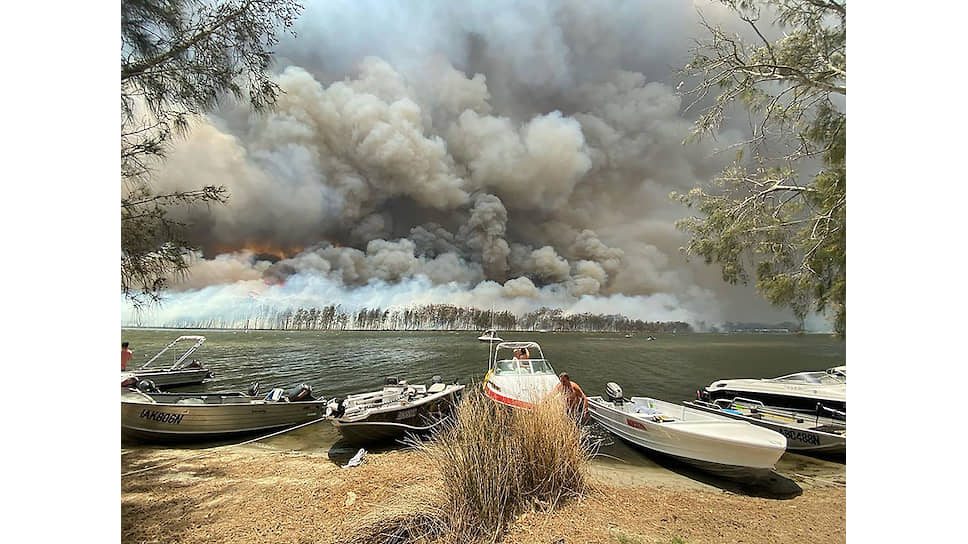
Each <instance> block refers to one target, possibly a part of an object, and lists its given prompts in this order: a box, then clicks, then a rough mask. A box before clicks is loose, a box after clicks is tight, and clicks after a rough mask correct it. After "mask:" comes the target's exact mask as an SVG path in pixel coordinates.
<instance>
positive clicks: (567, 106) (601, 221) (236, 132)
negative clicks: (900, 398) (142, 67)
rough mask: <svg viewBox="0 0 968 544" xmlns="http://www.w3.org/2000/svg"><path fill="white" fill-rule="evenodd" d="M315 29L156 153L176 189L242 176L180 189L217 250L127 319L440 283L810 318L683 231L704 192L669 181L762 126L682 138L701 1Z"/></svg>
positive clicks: (689, 182) (469, 293) (650, 308)
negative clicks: (704, 256) (200, 204)
mask: <svg viewBox="0 0 968 544" xmlns="http://www.w3.org/2000/svg"><path fill="white" fill-rule="evenodd" d="M696 5H697V6H700V7H702V9H703V13H704V15H705V16H706V17H707V19H713V20H715V19H716V17H717V16H719V15H721V10H720V9H719V8H717V7H715V6H707V5H706V3H700V2H697V3H696ZM458 6H459V7H458ZM296 30H297V34H298V37H297V38H293V39H289V40H288V41H286V42H283V43H282V44H280V48H279V51H278V52H277V61H278V66H277V73H276V76H275V80H276V82H277V83H278V84H279V85H280V87H281V88H282V89H283V90H284V91H285V92H284V94H282V95H281V97H280V99H279V101H278V103H277V105H276V107H275V109H274V110H272V111H270V112H268V113H262V114H257V113H253V112H252V111H250V110H249V109H248V108H246V107H245V106H240V105H234V104H231V103H228V102H226V103H224V104H222V106H221V107H220V109H219V110H218V111H216V112H213V113H212V114H210V115H208V116H207V117H206V118H204V119H200V120H199V121H198V123H197V124H196V126H195V127H194V128H193V129H192V131H191V132H190V133H189V135H188V136H187V137H186V138H185V139H184V140H183V141H180V142H179V143H178V144H177V146H176V147H175V148H174V149H173V150H172V152H171V154H170V156H169V158H168V160H167V162H166V163H165V164H164V165H163V167H162V168H161V169H160V170H159V171H158V172H157V176H156V178H155V180H154V183H155V184H156V186H157V187H158V188H159V189H161V190H167V189H190V188H196V187H199V186H202V185H212V184H222V185H225V186H226V187H227V188H228V189H229V192H230V200H229V202H228V204H226V205H224V206H215V207H212V208H211V209H185V210H179V218H180V219H182V220H184V221H185V222H187V223H189V224H190V225H191V232H190V235H191V239H192V240H195V241H197V243H198V244H199V246H200V253H199V254H198V255H197V258H196V259H195V260H194V264H193V266H192V268H191V272H190V275H189V276H188V278H187V279H186V280H184V281H182V282H176V283H175V284H173V286H172V292H171V294H170V296H169V297H168V300H167V302H166V303H165V305H164V306H163V307H162V308H156V309H154V310H151V311H150V312H149V313H148V314H144V315H140V316H137V317H135V316H134V314H133V313H132V311H131V309H130V308H127V307H126V310H125V312H126V316H127V317H125V319H127V320H128V321H129V322H134V321H135V320H147V321H150V322H151V323H154V324H165V323H172V322H175V321H177V319H178V318H179V316H182V317H185V316H196V317H198V316H202V317H204V316H216V315H222V316H226V315H228V316H236V315H237V316H239V319H241V316H244V315H246V312H251V311H254V308H255V307H256V306H258V305H262V306H265V305H275V306H277V307H285V306H287V305H288V306H290V307H297V306H302V307H318V306H322V305H327V304H342V305H344V306H345V307H346V308H354V307H370V308H372V307H391V306H407V305H416V304H425V303H451V304H457V305H465V306H475V307H480V308H485V309H497V310H505V309H507V310H511V311H517V312H522V313H523V312H526V311H530V310H533V309H535V308H537V307H540V306H549V307H554V308H562V309H564V310H566V311H568V312H583V311H591V312H596V313H606V314H608V313H623V314H625V315H627V316H629V317H632V318H636V319H645V320H683V321H689V322H691V323H693V324H695V323H698V322H702V321H705V322H707V323H715V322H717V321H720V320H723V319H731V320H734V321H736V320H742V319H763V320H768V319H774V318H783V319H785V318H787V317H788V316H787V315H785V314H781V313H777V312H774V311H772V310H770V309H769V308H768V306H767V305H766V303H764V302H762V300H760V298H759V297H757V296H756V295H754V294H753V293H752V290H751V289H749V288H742V287H729V286H725V285H723V284H722V282H721V280H720V279H719V276H718V271H717V270H715V269H714V268H712V267H709V266H706V265H704V264H702V263H695V262H687V261H686V260H685V259H684V258H683V257H682V255H681V254H680V252H679V248H680V246H682V245H684V244H685V237H684V235H683V234H682V233H680V232H678V231H677V230H676V229H675V228H674V222H675V220H676V219H678V218H680V217H683V216H684V215H686V214H687V213H688V210H686V209H684V208H682V207H681V206H680V205H679V204H678V203H675V202H672V201H671V200H670V199H669V197H668V195H669V193H670V192H671V191H682V190H686V189H688V188H690V187H693V186H696V185H698V184H701V183H703V182H705V181H707V180H708V179H710V178H711V177H712V176H713V175H714V174H715V173H716V172H718V171H719V170H720V169H721V168H722V166H723V165H724V161H725V159H724V158H722V157H720V156H719V155H718V154H716V153H715V152H714V151H715V149H716V148H721V147H724V146H726V145H728V144H729V143H731V142H733V141H736V140H738V138H739V137H740V133H739V131H737V130H731V129H727V130H724V131H723V132H722V133H721V134H720V135H719V141H717V142H703V143H700V144H690V145H683V143H682V142H683V139H684V138H685V137H686V136H687V135H688V133H689V131H690V128H691V119H689V118H687V117H686V116H685V115H684V114H683V111H682V110H683V104H682V103H681V101H680V98H679V97H678V96H677V95H676V93H675V86H676V84H677V83H678V81H676V80H675V75H674V68H675V67H677V66H681V65H682V64H684V63H685V62H686V60H687V56H688V48H689V45H690V38H691V37H695V36H700V35H701V33H702V30H701V29H700V27H699V25H698V16H697V14H696V6H693V5H690V4H689V3H673V4H671V5H666V4H661V5H659V4H653V3H649V2H632V1H628V2H610V3H607V4H596V3H588V2H580V1H565V2H561V1H550V0H548V1H542V2H512V1H500V2H471V3H469V4H468V3H461V4H450V3H443V2H442V3H439V4H432V5H427V3H418V4H414V3H412V2H383V1H379V2H377V1H371V2H360V1H353V2H332V1H328V2H315V3H310V5H309V6H308V7H307V9H306V11H305V12H304V14H303V16H302V18H301V20H300V21H299V23H298V25H297V28H296ZM149 324H150V323H149Z"/></svg>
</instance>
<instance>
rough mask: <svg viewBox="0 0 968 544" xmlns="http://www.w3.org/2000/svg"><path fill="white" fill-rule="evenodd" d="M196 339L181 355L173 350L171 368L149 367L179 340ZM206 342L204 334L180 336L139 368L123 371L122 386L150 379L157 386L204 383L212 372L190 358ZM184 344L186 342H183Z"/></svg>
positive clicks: (131, 385) (130, 385) (129, 385)
mask: <svg viewBox="0 0 968 544" xmlns="http://www.w3.org/2000/svg"><path fill="white" fill-rule="evenodd" d="M184 341H189V342H191V341H194V344H192V346H191V347H189V348H188V349H187V350H185V352H184V353H182V354H181V355H180V356H178V355H177V352H173V356H172V365H171V366H170V367H169V368H158V369H150V370H149V369H148V367H149V366H150V365H151V363H154V362H155V361H157V360H158V359H159V358H160V357H161V356H162V354H164V353H165V352H167V351H168V350H170V349H171V348H173V347H175V345H177V344H178V343H179V342H184ZM204 343H205V337H204V336H179V337H178V338H176V339H175V340H174V341H173V342H172V343H170V344H168V345H167V346H165V347H164V348H163V349H162V350H161V351H159V352H158V353H157V354H156V355H155V356H154V357H152V358H151V359H149V360H148V362H147V363H145V364H143V365H142V366H141V368H139V369H137V370H129V371H122V372H121V386H122V387H133V386H134V385H136V384H137V383H138V382H140V381H143V380H150V381H151V383H152V384H154V385H155V386H157V387H165V386H173V385H190V384H197V383H202V382H204V381H205V380H206V379H208V378H211V377H212V372H211V371H210V370H209V369H207V368H205V365H203V364H202V363H200V362H199V361H197V360H195V359H191V360H189V356H191V355H192V354H193V353H195V351H197V350H198V348H200V347H201V346H202V344H204ZM182 345H184V344H182Z"/></svg>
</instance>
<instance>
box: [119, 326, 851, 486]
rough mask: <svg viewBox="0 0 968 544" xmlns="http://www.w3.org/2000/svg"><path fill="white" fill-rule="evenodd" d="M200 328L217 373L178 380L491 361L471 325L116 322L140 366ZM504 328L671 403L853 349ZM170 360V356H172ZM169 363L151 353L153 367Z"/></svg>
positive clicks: (280, 442) (298, 438)
mask: <svg viewBox="0 0 968 544" xmlns="http://www.w3.org/2000/svg"><path fill="white" fill-rule="evenodd" d="M198 334H201V335H204V336H205V337H206V338H207V341H206V342H205V344H204V345H203V346H202V347H201V349H199V351H198V352H196V353H195V355H194V357H195V358H196V359H198V360H200V361H202V362H204V363H205V365H206V366H207V367H208V368H209V369H211V370H212V372H213V374H214V379H212V380H211V381H209V382H207V383H205V384H203V385H196V386H187V387H183V388H179V390H180V391H226V390H235V391H244V390H245V389H246V388H248V386H249V385H250V384H252V383H253V382H260V383H261V384H262V390H263V391H267V390H268V389H269V388H271V387H286V386H291V385H296V384H299V383H307V384H309V385H311V386H312V388H313V392H314V394H315V395H316V396H317V397H336V396H344V395H347V394H349V393H359V392H363V391H371V390H375V389H378V388H380V387H381V386H382V383H383V378H384V377H385V376H397V377H399V378H401V379H407V380H409V381H410V383H415V384H416V383H428V382H429V381H430V378H431V377H432V376H434V375H440V376H442V377H443V378H444V379H445V380H447V381H452V380H454V379H457V380H459V381H460V382H461V383H465V384H469V383H479V382H480V380H481V379H482V378H483V377H484V373H485V372H486V370H487V357H488V345H487V344H486V343H484V342H479V341H478V340H477V336H478V334H479V333H476V332H474V331H462V332H424V331H420V332H400V331H392V332H391V331H386V332H364V331H340V332H336V331H224V330H217V331H216V330H205V331H199V330H190V331H188V330H184V331H183V330H170V329H168V330H156V329H122V330H121V337H122V340H123V341H128V342H130V343H131V348H132V349H133V350H134V352H135V356H134V358H133V359H132V361H131V362H130V363H129V368H138V367H140V366H141V365H142V364H144V363H145V362H147V360H148V359H149V358H150V357H152V356H153V355H154V354H156V353H157V352H158V351H159V350H161V349H162V348H163V347H164V346H165V345H167V344H168V343H169V342H171V341H172V340H174V339H175V338H176V337H178V336H179V335H198ZM499 336H500V337H501V338H503V339H504V340H507V341H521V340H532V341H536V342H538V343H539V344H540V345H541V347H542V349H543V351H544V353H545V357H546V358H547V359H549V360H550V361H551V363H552V365H553V366H554V368H555V370H556V371H557V372H562V371H567V372H568V373H569V374H570V375H571V376H572V379H573V380H575V381H577V382H578V383H579V384H580V385H581V387H582V388H583V389H584V390H585V393H586V394H587V395H589V396H593V395H600V394H602V391H603V389H604V386H605V384H606V383H607V382H610V381H614V382H617V383H619V384H620V385H621V386H622V388H623V390H624V392H625V395H626V396H633V395H636V396H651V397H655V398H658V399H662V400H667V401H670V402H679V401H682V400H686V399H692V398H695V395H696V389H698V388H699V387H702V386H705V385H709V384H710V383H711V382H712V381H714V380H717V379H720V378H763V377H774V376H779V375H782V374H789V373H792V372H798V371H802V370H822V369H825V368H829V367H832V366H836V365H841V364H844V362H845V356H846V355H845V354H846V344H845V342H844V341H843V340H841V339H837V338H833V337H831V336H828V335H804V336H794V335H768V334H759V335H757V334H749V335H744V334H676V335H674V334H656V335H654V336H655V338H656V340H655V341H648V340H647V337H648V335H635V336H633V337H632V338H625V337H624V334H607V333H601V334H595V333H589V334H584V333H544V334H539V333H528V332H500V333H499ZM179 345H180V344H179ZM186 347H187V346H186ZM164 357H169V354H168V353H166V354H165V356H164ZM167 362H168V366H170V365H171V363H172V360H171V359H170V358H169V359H168V360H167ZM164 363H165V362H164V361H161V360H159V361H155V363H153V364H152V368H154V367H156V366H157V367H162V366H164ZM337 438H338V435H337V434H336V433H335V431H334V430H333V429H332V427H331V426H330V425H327V424H319V425H313V426H310V427H307V428H305V429H299V430H296V431H293V432H291V433H288V434H285V435H281V436H279V437H276V438H272V439H269V440H267V441H265V442H263V443H259V444H260V445H259V446H258V447H263V448H265V447H268V448H273V449H298V450H302V451H317V450H319V451H325V450H329V449H330V448H331V446H332V445H333V443H334V442H336V440H337ZM603 452H606V453H608V454H609V455H612V456H614V457H618V458H620V459H621V461H615V460H611V459H609V460H604V461H602V464H603V466H606V467H609V466H611V467H612V468H615V469H616V470H618V473H619V474H622V473H623V471H625V472H627V473H628V474H627V475H626V476H623V477H627V478H632V479H634V478H636V477H640V476H642V475H643V474H644V475H645V476H646V477H650V478H653V479H654V478H655V477H657V476H659V475H660V473H665V472H666V471H664V470H662V469H661V468H660V467H658V466H657V465H656V463H655V462H654V461H653V460H651V459H650V458H649V457H648V456H646V455H644V454H642V453H641V452H639V451H638V450H636V449H632V448H629V447H628V446H626V445H625V444H623V443H621V442H619V443H617V444H613V445H610V446H608V447H606V448H605V449H603ZM826 465H831V466H826ZM843 467H844V465H842V464H831V463H825V462H822V461H814V460H812V459H811V458H808V457H804V456H800V455H795V454H789V453H788V454H786V455H784V457H783V459H781V463H780V464H779V465H778V466H777V469H778V472H782V471H783V469H784V468H786V469H787V470H788V471H794V470H795V471H801V472H802V473H808V474H814V475H816V474H819V475H820V477H822V478H828V479H829V478H834V479H836V478H838V477H840V476H843ZM600 468H601V465H600ZM643 471H644V472H643ZM666 475H667V474H666ZM690 476H694V475H690Z"/></svg>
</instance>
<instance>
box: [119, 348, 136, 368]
mask: <svg viewBox="0 0 968 544" xmlns="http://www.w3.org/2000/svg"><path fill="white" fill-rule="evenodd" d="M132 357H134V352H133V351H131V350H130V349H128V343H127V342H121V370H122V371H124V370H127V368H128V361H130V360H131V358H132Z"/></svg>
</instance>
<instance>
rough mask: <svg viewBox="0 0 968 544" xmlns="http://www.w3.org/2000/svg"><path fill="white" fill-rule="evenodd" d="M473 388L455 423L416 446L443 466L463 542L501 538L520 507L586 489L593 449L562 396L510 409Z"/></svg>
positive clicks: (453, 523)
mask: <svg viewBox="0 0 968 544" xmlns="http://www.w3.org/2000/svg"><path fill="white" fill-rule="evenodd" d="M474 390H475V391H477V392H476V393H472V394H469V395H467V397H466V398H465V399H464V400H463V401H462V402H461V405H460V407H459V408H458V417H457V419H456V420H455V422H454V423H453V424H452V425H451V426H450V427H449V428H448V429H445V430H444V431H442V432H441V433H440V434H439V435H438V436H437V437H436V439H435V440H433V441H432V442H429V443H426V444H422V445H420V446H419V447H418V451H420V452H421V453H422V454H423V455H425V456H426V457H427V459H428V460H429V461H430V462H431V464H432V465H433V466H434V467H436V469H437V470H438V471H439V472H440V474H441V476H442V479H443V482H444V501H445V504H446V506H445V508H444V511H445V512H446V513H447V515H448V517H449V518H450V519H449V522H450V523H449V524H450V529H451V532H452V534H453V535H454V536H456V537H458V539H459V540H465V541H466V540H474V539H479V538H482V537H486V536H491V537H496V536H497V535H499V534H500V533H502V532H503V531H504V529H505V528H506V527H507V524H508V522H510V521H511V520H512V519H514V518H515V517H516V516H518V515H519V514H521V513H523V512H526V511H528V510H530V509H531V508H534V507H537V508H552V507H554V506H555V505H556V504H558V502H559V501H561V500H563V499H567V498H569V497H574V496H578V495H581V494H582V493H584V492H585V491H586V490H587V488H588V484H587V474H588V466H589V460H590V459H591V455H592V452H591V451H590V448H589V447H588V444H589V442H588V440H587V437H586V435H585V432H584V431H583V430H582V429H580V428H579V427H578V426H577V425H575V423H574V421H573V420H572V419H570V418H569V417H568V415H567V414H566V412H565V406H564V403H563V402H562V401H561V400H560V399H559V398H558V397H557V396H550V397H548V398H547V399H546V400H544V401H543V402H541V403H540V404H538V405H537V406H536V407H535V408H534V409H533V410H530V411H526V410H512V409H510V408H506V407H503V406H498V405H496V404H495V403H494V402H493V401H491V400H490V399H488V398H487V397H485V396H484V395H482V394H480V392H479V390H478V389H477V388H475V389H474Z"/></svg>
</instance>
